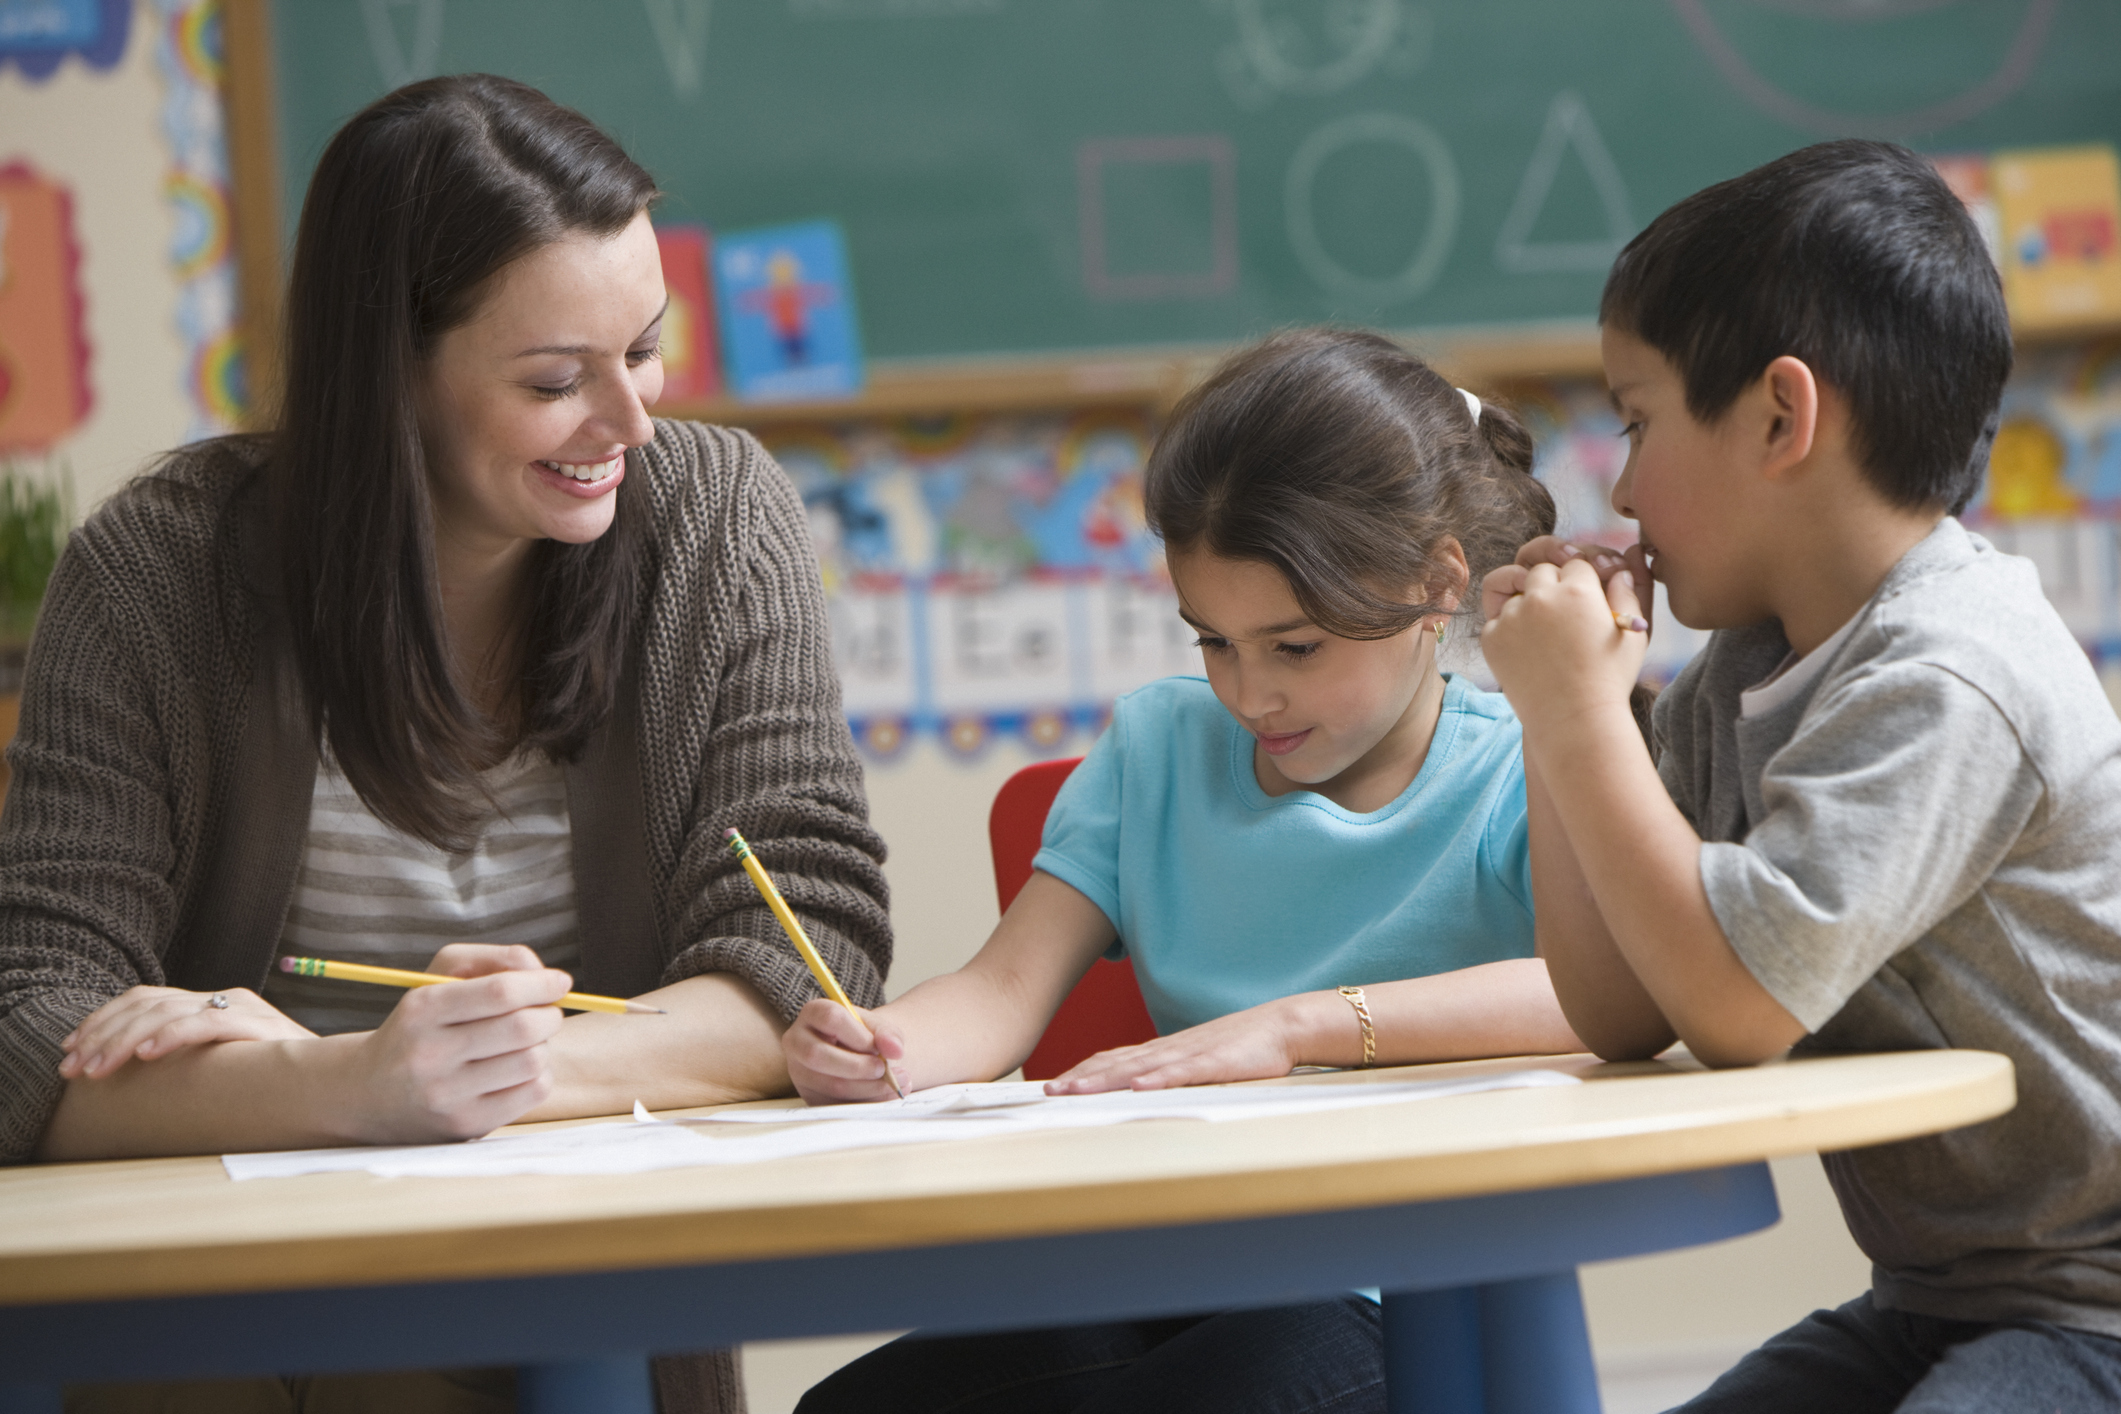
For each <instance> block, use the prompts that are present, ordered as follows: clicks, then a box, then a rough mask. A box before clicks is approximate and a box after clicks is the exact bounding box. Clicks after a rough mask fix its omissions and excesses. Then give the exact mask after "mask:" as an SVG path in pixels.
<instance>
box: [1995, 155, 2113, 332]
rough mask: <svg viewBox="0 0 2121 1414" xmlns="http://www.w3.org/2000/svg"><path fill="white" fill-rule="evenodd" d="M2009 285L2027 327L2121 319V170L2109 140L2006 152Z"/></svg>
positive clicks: (2003, 214)
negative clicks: (2117, 167)
mask: <svg viewBox="0 0 2121 1414" xmlns="http://www.w3.org/2000/svg"><path fill="white" fill-rule="evenodd" d="M1990 175H1991V183H1992V185H1993V187H1994V189H1995V193H1996V207H1997V214H1998V216H1999V217H2000V218H2001V222H2002V226H2003V262H2002V264H2003V289H2004V293H2005V296H2006V297H2007V298H2008V299H2009V301H2010V307H2011V322H2012V323H2013V324H2014V325H2015V326H2016V327H2017V328H2018V330H2019V331H2020V332H2021V333H2022V332H2025V331H2028V330H2041V329H2057V328H2070V327H2073V326H2081V325H2085V324H2093V323H2100V322H2108V321H2112V320H2114V319H2117V318H2121V173H2117V171H2116V167H2115V162H2114V150H2113V149H2112V148H2111V147H2107V146H2105V145H2103V144H2101V145H2096V146H2090V147H2057V148H2047V149H2042V150H2038V151H2027V152H1999V153H1997V154H1996V157H1995V161H1994V163H1993V165H1992V167H1991V169H1990Z"/></svg>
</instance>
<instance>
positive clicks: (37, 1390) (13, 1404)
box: [0, 1384, 60, 1414]
mask: <svg viewBox="0 0 2121 1414" xmlns="http://www.w3.org/2000/svg"><path fill="white" fill-rule="evenodd" d="M59 1410H60V1399H59V1386H57V1385H10V1384H0V1414H59Z"/></svg>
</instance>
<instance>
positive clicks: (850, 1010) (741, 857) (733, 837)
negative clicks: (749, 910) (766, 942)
mask: <svg viewBox="0 0 2121 1414" xmlns="http://www.w3.org/2000/svg"><path fill="white" fill-rule="evenodd" d="M722 833H723V835H725V836H726V837H727V838H728V840H729V850H730V853H732V854H734V855H735V856H736V857H737V862H738V863H740V864H742V865H743V866H744V872H745V873H746V874H749V875H750V876H751V883H752V886H753V887H754V888H756V889H757V890H758V891H759V897H760V898H763V899H765V900H766V907H768V908H770V909H772V910H773V916H774V917H775V918H777V919H779V920H780V924H781V931H782V932H783V933H786V934H787V935H788V941H789V942H791V943H794V944H795V950H796V951H797V952H798V953H801V954H802V957H803V963H804V965H805V966H807V967H808V968H809V969H810V975H811V976H812V977H815V978H817V984H818V986H820V987H822V988H824V989H825V995H826V996H828V997H830V998H831V999H832V1000H834V1001H836V1002H838V1003H839V1004H840V1005H841V1006H843V1007H845V1008H847V1014H848V1015H849V1016H851V1017H853V1018H854V1024H855V1025H856V1026H859V1027H861V1028H862V1034H863V1035H865V1036H866V1035H869V1024H868V1023H867V1022H865V1021H863V1020H862V1014H861V1013H860V1012H859V1011H857V1010H855V1006H854V1003H853V1002H852V1001H850V1000H848V998H847V993H846V990H845V989H844V988H842V987H841V986H840V981H839V978H837V977H834V976H833V975H832V969H831V968H829V967H827V966H825V959H824V958H823V957H822V956H821V955H820V954H819V953H818V950H817V948H816V947H815V946H813V945H812V944H811V941H810V935H809V934H808V933H805V932H804V931H803V924H802V920H800V919H798V918H797V917H796V916H795V913H794V911H793V910H792V909H790V908H789V907H788V900H786V899H784V898H782V897H781V891H780V890H779V889H777V888H775V887H774V886H773V879H772V877H771V876H769V875H768V874H767V873H766V866H765V865H763V864H761V863H759V861H758V856H757V855H755V854H753V853H752V852H751V846H750V845H749V844H747V843H745V841H744V837H743V836H742V835H740V834H738V833H737V832H736V830H735V829H734V828H731V829H727V830H724V831H722ZM872 1039H873V1038H872ZM876 1058H877V1059H878V1060H883V1061H884V1079H886V1080H888V1081H890V1082H891V1093H893V1094H894V1095H897V1096H898V1097H899V1098H900V1099H901V1100H903V1099H905V1098H906V1092H905V1091H904V1090H901V1089H900V1088H899V1083H898V1077H897V1076H896V1075H893V1074H892V1073H891V1062H890V1061H888V1060H884V1053H883V1052H882V1051H878V1052H877V1054H876Z"/></svg>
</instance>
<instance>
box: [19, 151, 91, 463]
mask: <svg viewBox="0 0 2121 1414" xmlns="http://www.w3.org/2000/svg"><path fill="white" fill-rule="evenodd" d="M80 267H81V251H80V248H79V246H78V245H76V243H75V240H74V210H73V198H72V196H71V195H70V194H69V193H68V191H67V189H66V188H65V187H63V186H61V185H60V184H59V183H57V182H55V181H52V180H51V179H49V178H47V177H44V176H41V175H39V174H38V172H37V171H36V170H35V169H34V168H32V167H31V166H30V165H29V164H28V163H26V162H13V163H10V164H8V165H7V166H5V167H0V452H40V451H44V450H46V449H47V448H49V447H51V446H52V444H53V443H55V442H57V441H58V440H59V439H60V438H62V437H64V436H66V434H67V433H69V432H71V431H73V430H74V429H75V428H76V427H78V426H80V425H81V421H82V419H83V418H85V417H87V416H88V409H89V404H90V403H91V401H92V400H93V394H92V393H91V392H90V388H89V379H88V367H89V346H88V332H87V328H86V326H85V324H84V322H83V317H82V315H83V301H82V297H81V269H80Z"/></svg>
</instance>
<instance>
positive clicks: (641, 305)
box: [420, 212, 664, 552]
mask: <svg viewBox="0 0 2121 1414" xmlns="http://www.w3.org/2000/svg"><path fill="white" fill-rule="evenodd" d="M663 303H664V296H663V264H662V259H661V256H660V254H659V252H658V250H657V247H656V240H655V232H654V230H653V229H651V228H650V226H649V224H648V216H647V213H645V212H643V213H642V214H640V215H638V216H636V217H634V219H633V223H632V224H631V225H629V226H628V227H627V228H626V229H625V230H623V231H621V232H620V233H619V234H617V235H615V236H608V237H598V236H585V235H571V236H567V237H564V238H562V239H560V240H557V241H554V242H553V243H552V244H550V245H547V246H544V247H542V248H541V249H539V250H536V251H533V252H532V253H531V254H529V255H526V256H524V257H523V258H522V259H521V260H518V261H516V262H515V263H514V264H512V265H509V266H507V267H506V268H505V269H503V270H502V271H501V272H500V273H499V274H497V275H496V276H494V279H493V284H492V288H491V289H490V290H489V291H488V292H487V294H486V296H485V298H484V300H483V301H482V302H481V303H480V305H479V308H478V312H477V313H475V314H474V315H473V316H472V317H471V319H470V320H468V321H467V322H466V323H464V324H461V325H459V326H457V327H456V328H454V329H451V330H449V331H448V332H447V333H445V334H444V335H442V337H441V339H440V340H439V341H437V343H436V346H435V349H434V352H433V354H432V356H431V357H430V358H429V360H428V368H427V383H426V386H425V388H424V389H423V397H422V399H421V406H420V414H421V415H420V427H421V432H422V435H423V437H424V440H425V441H426V444H427V451H428V459H429V466H430V468H431V472H432V475H433V478H434V480H433V487H432V490H433V494H434V499H435V528H436V533H437V536H438V537H439V538H440V539H441V540H442V541H443V542H444V543H445V544H446V545H452V546H456V547H461V548H464V549H470V550H473V551H474V552H478V551H486V552H502V551H505V550H507V549H509V548H511V547H513V546H516V545H518V544H527V542H529V541H532V540H548V539H549V540H560V541H565V542H567V543H569V544H580V543H583V542H585V541H589V540H594V539H596V538H597V537H598V536H600V535H602V534H603V533H604V532H605V531H606V530H608V529H610V528H611V516H612V509H613V499H612V493H613V492H614V491H616V490H618V488H619V483H620V482H622V481H624V480H625V479H626V463H625V454H626V449H627V448H629V447H638V446H640V445H642V444H643V443H645V442H647V441H648V440H649V439H650V438H651V437H652V436H654V429H653V428H652V427H651V426H650V424H649V421H648V411H647V405H648V404H650V403H653V402H654V401H655V400H656V398H657V397H658V396H660V395H661V393H662V391H663V366H662V364H661V363H660V362H658V360H657V357H656V345H657V342H658V341H659V340H660V338H661V337H662V321H663Z"/></svg>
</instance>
